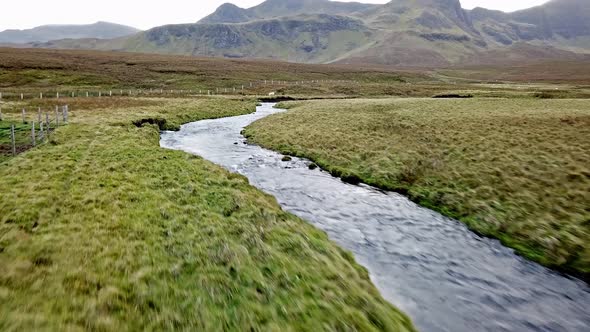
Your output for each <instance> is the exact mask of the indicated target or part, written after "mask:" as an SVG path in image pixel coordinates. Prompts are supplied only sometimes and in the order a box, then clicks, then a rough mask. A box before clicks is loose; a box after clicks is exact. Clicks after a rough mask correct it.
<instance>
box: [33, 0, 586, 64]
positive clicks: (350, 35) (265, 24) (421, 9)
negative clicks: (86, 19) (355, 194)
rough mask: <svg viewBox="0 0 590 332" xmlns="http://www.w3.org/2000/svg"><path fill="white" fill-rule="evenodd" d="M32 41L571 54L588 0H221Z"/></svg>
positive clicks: (448, 59)
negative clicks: (485, 0) (190, 19)
mask: <svg viewBox="0 0 590 332" xmlns="http://www.w3.org/2000/svg"><path fill="white" fill-rule="evenodd" d="M29 46H33V47H45V48H74V49H76V48H78V49H99V50H117V51H131V52H148V53H160V54H182V55H195V56H218V57H229V58H268V59H275V60H286V61H292V62H304V63H369V64H380V65H396V66H420V67H433V66H449V65H453V64H464V63H481V62H494V61H504V60H510V59H519V60H521V61H530V60H534V59H542V58H563V57H567V58H576V57H586V56H587V55H586V54H588V53H590V1H589V0H551V1H549V2H547V3H545V4H544V5H541V6H537V7H533V8H530V9H526V10H521V11H517V12H513V13H504V12H501V11H493V10H488V9H484V8H475V9H473V10H465V9H463V8H462V6H461V3H460V1H459V0H393V1H391V2H389V3H387V4H383V5H375V4H363V3H354V2H337V1H328V0H267V1H265V2H263V3H262V4H260V5H258V6H255V7H252V8H247V9H244V8H240V7H237V6H235V5H232V4H224V5H222V6H220V7H219V8H218V9H217V10H216V11H215V12H214V13H212V14H211V15H209V16H207V17H205V18H203V19H202V20H200V21H199V22H197V23H193V24H176V25H166V26H161V27H156V28H153V29H150V30H148V31H143V32H138V33H135V34H133V35H129V36H124V37H119V38H114V39H108V40H104V39H98V38H91V39H88V38H87V39H67V40H56V41H49V42H40V43H32V44H30V45H29Z"/></svg>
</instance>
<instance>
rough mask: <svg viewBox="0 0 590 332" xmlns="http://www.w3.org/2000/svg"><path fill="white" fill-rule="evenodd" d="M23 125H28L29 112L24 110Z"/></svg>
mask: <svg viewBox="0 0 590 332" xmlns="http://www.w3.org/2000/svg"><path fill="white" fill-rule="evenodd" d="M23 123H27V111H26V110H25V109H24V108H23Z"/></svg>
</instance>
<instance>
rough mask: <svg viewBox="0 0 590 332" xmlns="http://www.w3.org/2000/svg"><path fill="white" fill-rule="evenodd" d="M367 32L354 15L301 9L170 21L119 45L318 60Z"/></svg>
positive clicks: (365, 38)
mask: <svg viewBox="0 0 590 332" xmlns="http://www.w3.org/2000/svg"><path fill="white" fill-rule="evenodd" d="M371 36H372V32H371V30H370V29H369V28H368V27H367V26H365V25H364V23H363V22H362V21H361V20H358V19H354V18H350V17H344V16H335V15H326V14H320V15H299V16H294V17H288V18H275V19H268V20H257V21H252V22H249V23H240V24H199V23H198V24H185V25H168V26H163V27H159V28H155V29H151V30H149V31H146V32H144V33H140V34H138V35H136V36H132V37H130V38H128V39H127V40H126V42H125V45H123V47H122V49H123V50H127V51H136V52H156V53H167V54H188V55H208V56H223V57H230V58H248V57H250V58H251V57H258V58H270V59H280V60H288V61H293V62H309V63H321V62H328V61H330V60H331V59H333V58H335V57H337V56H338V55H339V54H343V53H346V52H349V51H350V50H353V49H356V48H359V47H361V46H363V45H365V44H367V43H368V42H369V41H370V39H371Z"/></svg>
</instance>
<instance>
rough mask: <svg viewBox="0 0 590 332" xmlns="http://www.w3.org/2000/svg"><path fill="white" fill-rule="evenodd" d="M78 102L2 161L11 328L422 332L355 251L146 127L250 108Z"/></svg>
mask: <svg viewBox="0 0 590 332" xmlns="http://www.w3.org/2000/svg"><path fill="white" fill-rule="evenodd" d="M76 102H77V101H75V100H70V101H69V104H70V105H76ZM78 103H79V104H78V105H77V106H75V107H72V108H71V109H72V112H71V114H70V121H71V123H70V124H69V125H68V126H65V127H61V128H59V129H58V130H57V131H56V132H55V133H54V134H53V135H52V138H51V140H50V142H48V143H46V144H44V145H42V146H39V147H37V148H35V149H32V150H29V151H27V152H25V153H23V154H21V155H19V156H18V157H16V158H13V159H10V160H8V161H5V162H3V163H1V164H0V188H1V189H0V196H1V197H2V199H1V200H0V303H2V305H1V306H0V330H3V331H23V330H104V331H124V330H240V331H243V330H366V331H369V330H389V331H410V330H413V328H412V325H411V322H410V321H409V320H408V318H406V317H405V316H404V315H403V314H401V313H400V312H399V311H398V310H396V309H395V308H394V307H392V306H391V305H390V304H388V303H386V302H385V301H384V300H383V299H382V298H381V296H380V295H379V294H378V292H377V291H376V289H375V288H374V286H373V285H372V284H371V282H370V280H369V277H368V275H367V272H366V271H365V270H364V269H363V268H361V267H360V266H358V265H357V264H356V263H355V262H354V259H353V258H352V256H351V254H350V253H348V252H346V251H343V250H341V249H339V248H338V247H337V246H336V245H334V244H332V243H331V242H330V241H329V240H328V239H327V236H326V235H325V234H324V233H323V232H321V231H319V230H317V229H315V228H313V227H312V226H310V225H308V224H307V223H305V222H304V221H302V220H300V219H298V218H296V217H294V216H293V215H291V214H288V213H285V212H283V211H282V210H281V209H280V207H279V206H278V204H277V203H276V201H275V200H274V199H273V198H272V197H269V196H267V195H265V194H263V193H261V192H260V191H258V190H256V189H255V188H253V187H251V186H250V185H249V184H248V182H247V180H246V179H245V178H243V177H241V176H238V175H234V174H231V173H229V172H227V171H225V170H223V169H222V168H220V167H218V166H215V165H213V164H211V163H209V162H207V161H204V160H202V159H201V158H198V157H195V156H191V155H188V154H186V153H182V152H176V151H168V150H165V149H161V148H159V128H158V126H156V125H153V124H150V122H152V123H158V124H159V126H160V127H162V128H175V127H177V126H178V125H179V124H180V123H183V122H187V121H194V120H198V119H203V118H214V117H221V116H229V115H237V114H244V113H247V112H250V111H252V110H253V105H254V103H253V102H250V101H231V100H225V99H207V100H181V99H170V100H154V99H124V98H117V99H112V100H111V101H110V103H111V104H110V105H108V107H104V105H100V104H86V105H83V104H82V103H84V102H78ZM85 103H89V102H85ZM8 116H17V115H16V114H8ZM142 120H143V121H142ZM134 122H135V124H133V123H134ZM142 122H143V123H144V125H143V126H141V125H140V124H141V123H142ZM137 125H140V126H137Z"/></svg>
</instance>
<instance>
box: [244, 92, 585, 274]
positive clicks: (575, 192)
mask: <svg viewBox="0 0 590 332" xmlns="http://www.w3.org/2000/svg"><path fill="white" fill-rule="evenodd" d="M281 106H284V107H289V108H291V109H292V110H291V111H289V112H287V113H283V114H277V115H273V116H271V117H268V118H265V119H262V120H260V121H258V122H256V123H254V124H252V125H251V126H250V127H249V128H247V130H246V132H245V133H246V135H247V136H248V137H249V139H250V140H251V141H252V142H254V143H257V144H261V145H263V146H265V147H268V148H271V149H274V150H278V151H281V152H282V153H285V154H290V155H296V156H304V157H308V158H310V159H311V160H313V161H314V162H316V163H317V164H318V165H320V166H321V167H323V168H324V169H327V170H328V171H330V172H331V173H332V174H334V175H336V176H340V177H342V178H343V179H346V180H347V181H349V182H353V183H354V182H358V181H361V180H362V181H363V182H366V183H368V184H371V185H375V186H378V187H381V188H385V189H390V190H395V191H398V192H402V193H404V194H407V195H409V197H411V198H412V199H413V200H414V201H416V202H419V203H420V204H422V205H424V206H427V207H430V208H433V209H435V210H438V211H440V212H442V213H444V214H446V215H448V216H451V217H455V218H458V219H460V220H462V221H464V222H465V223H467V225H469V227H470V228H471V229H473V230H475V231H477V232H479V233H481V234H485V235H488V236H493V237H496V238H499V239H500V240H502V242H503V243H504V244H506V245H508V246H511V247H513V248H515V249H516V250H517V251H518V252H519V253H520V254H522V255H524V256H526V257H528V258H530V259H533V260H535V261H538V262H540V263H542V264H545V265H547V266H550V267H554V268H557V269H561V270H565V271H568V272H571V273H574V274H578V275H581V276H582V277H584V278H585V279H586V280H590V279H589V277H590V245H589V244H590V209H589V207H590V191H589V190H588V189H589V188H590V153H589V151H590V139H589V138H590V101H589V100H541V99H537V100H535V99H463V100H458V99H456V100H441V99H387V100H332V101H328V100H324V101H308V102H289V103H286V104H283V105H281Z"/></svg>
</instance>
